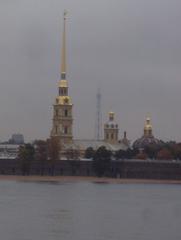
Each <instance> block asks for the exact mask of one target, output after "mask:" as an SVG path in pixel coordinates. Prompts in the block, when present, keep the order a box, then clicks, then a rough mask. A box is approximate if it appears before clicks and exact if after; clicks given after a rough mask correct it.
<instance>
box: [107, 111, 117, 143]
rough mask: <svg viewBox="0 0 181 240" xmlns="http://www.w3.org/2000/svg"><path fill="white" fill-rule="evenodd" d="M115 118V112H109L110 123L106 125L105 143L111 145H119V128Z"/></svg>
mask: <svg viewBox="0 0 181 240" xmlns="http://www.w3.org/2000/svg"><path fill="white" fill-rule="evenodd" d="M114 116H115V114H114V112H109V121H108V122H106V123H105V124H104V141H105V142H107V143H110V144H117V143H118V134H119V128H118V124H117V123H116V122H115V121H114Z"/></svg>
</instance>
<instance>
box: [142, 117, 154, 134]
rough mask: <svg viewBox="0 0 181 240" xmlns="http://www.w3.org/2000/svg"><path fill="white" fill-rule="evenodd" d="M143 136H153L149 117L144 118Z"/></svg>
mask: <svg viewBox="0 0 181 240" xmlns="http://www.w3.org/2000/svg"><path fill="white" fill-rule="evenodd" d="M144 136H145V137H152V136H153V127H152V125H151V119H150V117H147V118H146V122H145V126H144Z"/></svg>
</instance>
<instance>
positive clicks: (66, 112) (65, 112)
mask: <svg viewBox="0 0 181 240" xmlns="http://www.w3.org/2000/svg"><path fill="white" fill-rule="evenodd" d="M64 115H65V117H67V116H68V110H67V109H65V111H64Z"/></svg>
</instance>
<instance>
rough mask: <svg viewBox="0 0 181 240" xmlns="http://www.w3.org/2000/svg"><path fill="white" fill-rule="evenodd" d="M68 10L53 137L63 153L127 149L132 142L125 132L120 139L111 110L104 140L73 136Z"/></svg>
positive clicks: (64, 21) (105, 126) (55, 104)
mask: <svg viewBox="0 0 181 240" xmlns="http://www.w3.org/2000/svg"><path fill="white" fill-rule="evenodd" d="M66 19H67V18H66V12H64V17H63V36H62V50H61V73H60V80H59V84H58V96H57V97H56V98H55V103H54V105H53V124H52V130H51V134H50V135H51V137H56V138H58V140H59V142H60V146H61V153H62V155H64V153H65V152H66V151H67V150H68V149H77V150H79V151H80V153H81V155H82V156H83V155H84V152H85V150H86V149H87V148H88V147H92V148H93V149H94V150H97V149H98V148H99V147H101V146H104V147H106V149H108V150H111V151H118V150H120V149H121V150H127V149H128V147H129V145H130V142H129V140H128V139H127V137H126V133H125V134H124V138H123V139H122V140H119V126H118V124H117V123H116V122H115V114H114V112H109V116H108V121H107V122H106V123H105V124H104V139H103V140H87V139H86V140H84V139H74V137H73V103H72V99H71V97H70V96H69V93H68V81H67V66H66Z"/></svg>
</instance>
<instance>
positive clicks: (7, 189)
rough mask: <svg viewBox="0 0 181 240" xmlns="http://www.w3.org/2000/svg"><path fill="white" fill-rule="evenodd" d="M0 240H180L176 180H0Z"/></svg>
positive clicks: (179, 187)
mask: <svg viewBox="0 0 181 240" xmlns="http://www.w3.org/2000/svg"><path fill="white" fill-rule="evenodd" d="M0 239H2V240H162V239H163V240H176V239H178V240H180V239H181V185H171V184H167V185H166V184H165V185H164V184H100V183H91V182H76V183H74V182H69V183H68V182H67V183H60V182H15V181H1V182H0Z"/></svg>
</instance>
